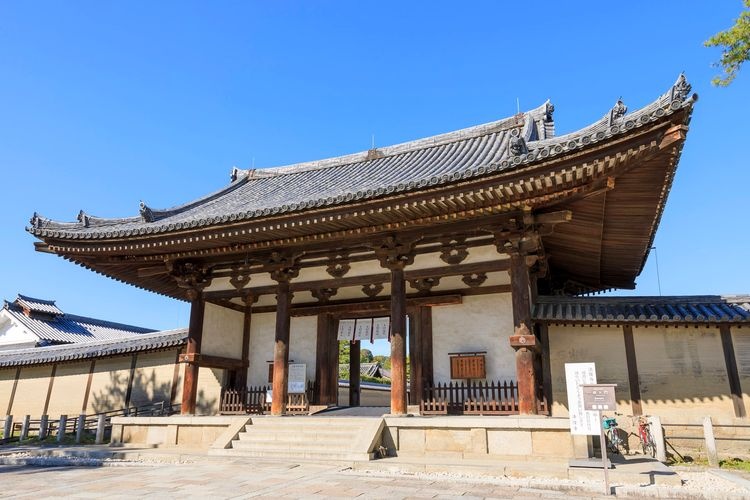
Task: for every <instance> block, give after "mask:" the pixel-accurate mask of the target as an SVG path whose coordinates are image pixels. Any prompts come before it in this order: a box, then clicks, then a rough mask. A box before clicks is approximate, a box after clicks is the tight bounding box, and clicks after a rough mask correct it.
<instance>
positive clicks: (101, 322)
mask: <svg viewBox="0 0 750 500" xmlns="http://www.w3.org/2000/svg"><path fill="white" fill-rule="evenodd" d="M64 318H65V319H68V320H71V321H75V322H78V323H85V324H88V325H95V326H105V327H108V328H114V329H118V330H127V331H132V332H138V334H139V335H143V334H147V333H154V332H156V331H157V330H154V329H153V328H145V327H142V326H135V325H127V324H125V323H117V322H115V321H109V320H106V319H98V318H91V317H89V316H79V315H77V314H68V313H65V316H64Z"/></svg>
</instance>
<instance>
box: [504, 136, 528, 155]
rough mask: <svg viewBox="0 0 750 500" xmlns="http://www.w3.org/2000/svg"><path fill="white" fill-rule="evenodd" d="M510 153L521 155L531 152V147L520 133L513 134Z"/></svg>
mask: <svg viewBox="0 0 750 500" xmlns="http://www.w3.org/2000/svg"><path fill="white" fill-rule="evenodd" d="M509 142H510V145H509V146H508V148H509V149H510V154H512V155H513V156H520V155H522V154H526V153H528V152H529V148H528V147H527V146H526V141H525V140H524V138H523V137H521V136H520V135H511V137H510V141H509Z"/></svg>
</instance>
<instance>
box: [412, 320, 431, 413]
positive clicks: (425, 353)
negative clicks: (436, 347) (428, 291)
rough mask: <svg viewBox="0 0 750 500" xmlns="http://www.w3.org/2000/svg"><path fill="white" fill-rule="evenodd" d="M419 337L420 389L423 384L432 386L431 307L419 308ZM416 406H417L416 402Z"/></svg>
mask: <svg viewBox="0 0 750 500" xmlns="http://www.w3.org/2000/svg"><path fill="white" fill-rule="evenodd" d="M419 336H420V337H421V344H422V356H421V358H422V388H423V389H424V384H429V385H430V386H431V387H432V386H433V385H434V377H435V375H434V369H433V363H432V307H430V306H421V307H420V308H419ZM416 404H419V401H417V403H416Z"/></svg>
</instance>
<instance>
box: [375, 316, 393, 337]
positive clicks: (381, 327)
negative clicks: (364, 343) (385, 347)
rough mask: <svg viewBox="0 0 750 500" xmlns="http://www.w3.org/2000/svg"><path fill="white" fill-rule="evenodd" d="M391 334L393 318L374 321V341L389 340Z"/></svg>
mask: <svg viewBox="0 0 750 500" xmlns="http://www.w3.org/2000/svg"><path fill="white" fill-rule="evenodd" d="M390 332H391V318H388V317H385V318H375V319H373V320H372V340H377V339H387V338H388V334H389V333H390Z"/></svg>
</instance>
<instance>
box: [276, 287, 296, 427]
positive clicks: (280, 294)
mask: <svg viewBox="0 0 750 500" xmlns="http://www.w3.org/2000/svg"><path fill="white" fill-rule="evenodd" d="M291 304H292V294H291V293H290V292H289V279H288V278H287V279H281V280H279V285H278V288H277V291H276V342H275V344H274V348H273V386H272V387H273V399H272V401H271V415H275V416H281V415H283V414H284V413H285V411H286V402H287V397H288V387H287V383H288V379H289V324H290V315H289V312H290V311H289V310H290V307H291Z"/></svg>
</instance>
